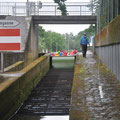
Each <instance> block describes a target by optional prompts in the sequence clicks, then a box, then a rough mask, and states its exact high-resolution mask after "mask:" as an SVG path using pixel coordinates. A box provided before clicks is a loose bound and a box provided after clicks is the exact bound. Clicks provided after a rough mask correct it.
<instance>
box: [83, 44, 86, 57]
mask: <svg viewBox="0 0 120 120" xmlns="http://www.w3.org/2000/svg"><path fill="white" fill-rule="evenodd" d="M85 53H86V47H85V45H82V54H83V57H85Z"/></svg>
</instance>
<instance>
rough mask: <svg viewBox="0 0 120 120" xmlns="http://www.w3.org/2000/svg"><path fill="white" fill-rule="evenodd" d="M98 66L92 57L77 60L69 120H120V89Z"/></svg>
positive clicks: (110, 75)
mask: <svg viewBox="0 0 120 120" xmlns="http://www.w3.org/2000/svg"><path fill="white" fill-rule="evenodd" d="M99 63H100V62H99V60H98V59H97V58H96V57H95V56H93V55H92V54H89V55H87V58H86V59H82V57H81V59H80V58H79V60H78V61H77V66H80V67H81V68H80V69H79V71H76V74H75V77H74V84H73V93H72V106H71V115H70V118H71V119H70V120H120V86H119V85H118V83H117V81H116V80H115V78H114V76H113V75H112V74H111V72H110V71H109V70H108V69H107V68H106V67H105V66H104V65H103V64H102V63H100V65H99ZM98 69H99V71H98Z"/></svg>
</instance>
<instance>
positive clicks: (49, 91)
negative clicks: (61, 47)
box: [10, 58, 74, 120]
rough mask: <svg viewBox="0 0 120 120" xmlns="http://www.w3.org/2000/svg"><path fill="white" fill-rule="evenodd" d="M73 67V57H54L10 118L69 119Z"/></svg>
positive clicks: (13, 119) (20, 119)
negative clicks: (48, 68) (45, 71)
mask: <svg viewBox="0 0 120 120" xmlns="http://www.w3.org/2000/svg"><path fill="white" fill-rule="evenodd" d="M65 62H66V63H65ZM70 63H71V64H70ZM58 64H59V65H58ZM64 65H65V66H64ZM73 67H74V59H73V58H69V59H66V58H62V60H60V59H57V60H56V59H54V61H53V68H52V69H50V71H49V72H48V73H47V75H46V76H45V77H44V78H43V79H42V80H41V81H40V82H39V83H38V85H37V86H36V87H35V88H34V89H33V90H32V92H31V94H30V95H29V97H28V98H27V100H26V101H25V102H24V103H23V105H22V106H21V107H20V109H19V110H18V111H17V112H16V113H15V115H13V116H11V118H10V120H69V110H70V99H71V89H72V82H73V74H74V68H73Z"/></svg>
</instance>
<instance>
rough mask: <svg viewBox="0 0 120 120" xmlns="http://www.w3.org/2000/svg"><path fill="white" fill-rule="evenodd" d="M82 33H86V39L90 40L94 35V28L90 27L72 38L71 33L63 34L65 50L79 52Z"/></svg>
mask: <svg viewBox="0 0 120 120" xmlns="http://www.w3.org/2000/svg"><path fill="white" fill-rule="evenodd" d="M84 33H86V34H87V37H88V38H89V39H90V37H91V36H94V35H95V27H94V26H93V25H90V27H89V28H87V29H85V30H84V31H81V32H79V33H78V35H76V36H74V35H73V34H72V33H70V34H65V38H66V44H67V45H66V46H67V49H68V48H69V50H72V49H75V48H76V49H77V50H78V51H79V50H80V38H81V37H82V36H83V34H84ZM68 46H69V47H68Z"/></svg>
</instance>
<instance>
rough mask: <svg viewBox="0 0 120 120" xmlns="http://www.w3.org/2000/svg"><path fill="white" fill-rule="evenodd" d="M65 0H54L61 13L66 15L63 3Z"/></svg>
mask: <svg viewBox="0 0 120 120" xmlns="http://www.w3.org/2000/svg"><path fill="white" fill-rule="evenodd" d="M65 1H66V0H54V2H55V3H57V4H58V8H57V9H59V10H60V11H61V14H62V15H63V16H64V15H65V16H67V9H66V5H65Z"/></svg>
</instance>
